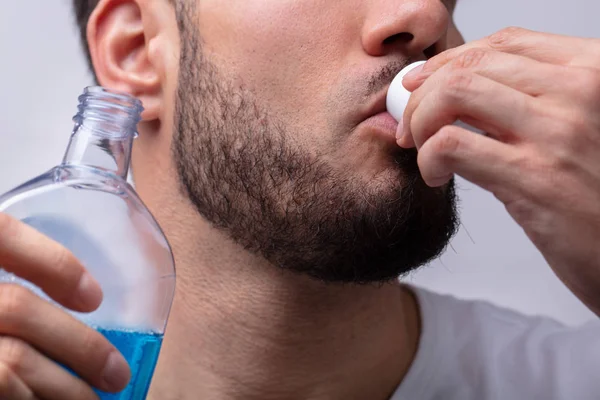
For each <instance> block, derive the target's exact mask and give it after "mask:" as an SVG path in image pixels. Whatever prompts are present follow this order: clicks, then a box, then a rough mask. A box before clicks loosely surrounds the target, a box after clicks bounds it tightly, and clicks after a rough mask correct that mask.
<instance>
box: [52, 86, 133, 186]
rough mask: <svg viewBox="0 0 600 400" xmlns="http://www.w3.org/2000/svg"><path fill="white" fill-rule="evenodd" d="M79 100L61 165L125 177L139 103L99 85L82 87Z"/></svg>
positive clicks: (127, 170)
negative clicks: (84, 88) (83, 167)
mask: <svg viewBox="0 0 600 400" xmlns="http://www.w3.org/2000/svg"><path fill="white" fill-rule="evenodd" d="M79 101H80V103H79V112H78V113H77V115H75V117H74V118H73V121H74V122H75V128H74V129H73V134H72V136H71V140H70V142H69V146H68V147H67V151H66V152H65V156H64V158H63V165H77V166H87V167H92V168H97V169H100V170H102V171H105V172H109V173H113V174H115V175H118V176H120V177H121V178H123V179H126V177H127V173H128V172H129V164H130V160H131V150H132V147H133V140H134V139H135V137H136V136H137V133H136V126H137V123H138V122H139V121H140V114H141V112H142V106H141V103H140V102H139V100H136V99H135V98H133V97H130V96H128V95H126V94H122V93H117V92H111V91H108V90H106V89H103V88H100V87H91V88H86V90H85V92H84V94H83V95H81V96H80V97H79Z"/></svg>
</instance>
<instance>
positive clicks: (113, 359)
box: [102, 351, 130, 391]
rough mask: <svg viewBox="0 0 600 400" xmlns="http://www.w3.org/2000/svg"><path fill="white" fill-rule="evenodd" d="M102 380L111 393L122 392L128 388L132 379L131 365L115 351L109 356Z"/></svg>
mask: <svg viewBox="0 0 600 400" xmlns="http://www.w3.org/2000/svg"><path fill="white" fill-rule="evenodd" d="M102 379H104V383H105V385H106V388H107V389H108V390H110V391H120V390H123V389H125V387H127V383H129V379H130V371H129V365H128V364H127V361H125V359H124V358H123V356H122V355H121V353H119V352H118V351H113V352H112V353H110V355H109V356H108V359H107V360H106V365H105V366H104V370H103V371H102Z"/></svg>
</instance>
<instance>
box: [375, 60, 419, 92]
mask: <svg viewBox="0 0 600 400" xmlns="http://www.w3.org/2000/svg"><path fill="white" fill-rule="evenodd" d="M412 63H413V60H411V59H407V60H405V61H399V60H396V61H391V62H389V63H388V64H387V65H385V66H384V67H382V68H381V69H380V70H379V71H378V72H376V73H375V74H374V75H373V76H372V77H371V78H370V79H369V80H368V81H367V95H369V96H370V95H373V94H376V93H379V92H380V91H382V90H383V89H384V88H386V87H387V86H388V85H389V84H390V83H392V80H393V79H394V77H396V75H398V74H399V73H400V71H402V70H403V69H404V68H406V67H407V66H409V65H410V64H412Z"/></svg>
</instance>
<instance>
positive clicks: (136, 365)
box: [96, 329, 163, 400]
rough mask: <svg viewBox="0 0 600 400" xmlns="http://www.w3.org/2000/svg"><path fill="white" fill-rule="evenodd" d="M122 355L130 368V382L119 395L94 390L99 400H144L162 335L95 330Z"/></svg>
mask: <svg viewBox="0 0 600 400" xmlns="http://www.w3.org/2000/svg"><path fill="white" fill-rule="evenodd" d="M97 330H98V332H100V333H101V334H103V335H104V336H105V337H106V338H107V339H108V340H109V341H110V342H111V343H112V344H113V345H114V346H115V347H116V348H117V349H118V350H119V351H120V352H121V354H123V356H124V357H125V359H126V360H127V362H128V363H129V367H130V368H131V381H130V382H129V385H128V386H127V387H126V388H125V389H124V390H123V391H121V392H119V393H116V394H114V393H106V392H101V391H99V390H96V394H98V396H99V397H100V400H145V399H146V395H147V394H148V389H149V388H150V381H151V380H152V374H153V373H154V367H155V366H156V362H157V360H158V354H159V352H160V346H161V344H162V340H163V335H162V334H157V333H148V332H146V333H141V332H129V331H118V330H105V329H97Z"/></svg>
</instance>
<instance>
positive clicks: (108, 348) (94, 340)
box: [79, 328, 113, 369]
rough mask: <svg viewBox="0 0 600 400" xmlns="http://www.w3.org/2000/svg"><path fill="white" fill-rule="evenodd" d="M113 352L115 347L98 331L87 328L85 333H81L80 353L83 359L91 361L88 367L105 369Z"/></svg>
mask: <svg viewBox="0 0 600 400" xmlns="http://www.w3.org/2000/svg"><path fill="white" fill-rule="evenodd" d="M112 351H113V346H112V345H111V344H110V343H109V342H108V341H107V340H106V339H105V338H104V336H102V335H101V334H99V333H98V332H97V331H95V330H93V329H91V328H86V329H85V333H83V332H82V333H81V339H80V342H79V352H80V354H81V357H82V359H85V360H88V361H89V363H88V366H95V367H96V368H97V369H101V368H103V367H104V362H105V360H106V358H107V357H108V356H109V354H110V353H111V352H112Z"/></svg>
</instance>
